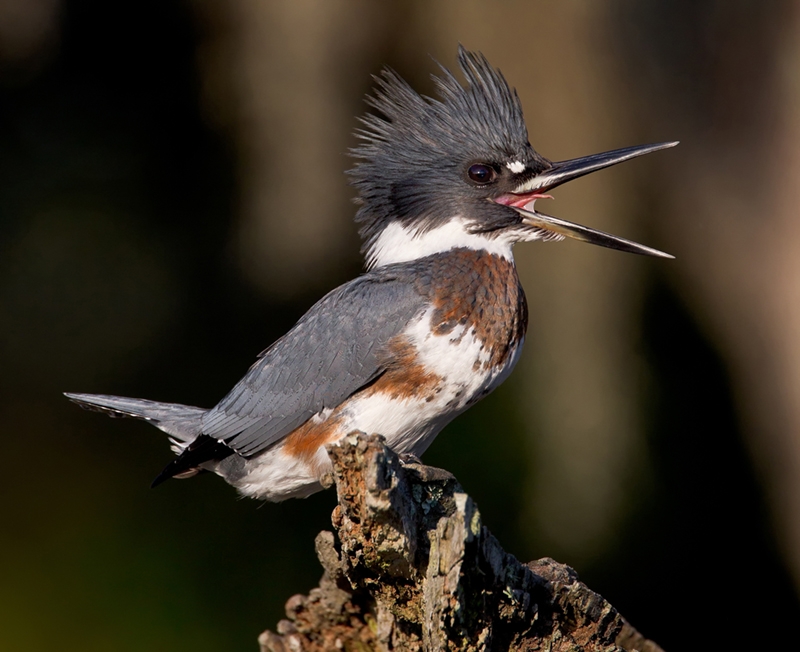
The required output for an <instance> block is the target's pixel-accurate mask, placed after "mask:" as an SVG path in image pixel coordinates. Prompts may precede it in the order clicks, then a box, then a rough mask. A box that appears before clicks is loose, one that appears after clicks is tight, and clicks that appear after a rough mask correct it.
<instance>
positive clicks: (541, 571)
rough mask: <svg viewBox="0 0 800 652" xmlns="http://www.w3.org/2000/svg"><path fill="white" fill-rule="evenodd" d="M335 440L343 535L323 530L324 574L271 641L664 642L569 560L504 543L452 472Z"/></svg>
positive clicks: (376, 445) (376, 645)
mask: <svg viewBox="0 0 800 652" xmlns="http://www.w3.org/2000/svg"><path fill="white" fill-rule="evenodd" d="M328 451H329V454H330V457H331V460H332V462H333V480H334V482H335V484H336V490H337V493H338V499H339V503H338V505H337V507H336V508H335V509H334V512H333V518H332V520H333V525H334V528H335V530H336V534H335V535H334V533H332V532H327V531H326V532H320V533H319V535H318V536H317V539H316V551H317V556H318V558H319V560H320V563H321V564H322V567H323V569H324V573H323V576H322V580H321V581H320V585H319V587H317V588H315V589H312V590H311V592H310V593H309V595H307V596H301V595H297V596H294V597H292V598H290V599H289V601H288V602H287V604H286V615H287V619H285V620H281V621H280V622H279V623H278V626H277V633H273V632H271V631H266V632H264V633H263V634H262V635H261V637H260V639H259V642H260V644H261V649H262V652H299V651H303V652H306V651H307V652H318V651H323V650H345V651H350V652H357V651H358V652H362V651H367V650H404V651H406V650H407V651H409V652H414V651H418V650H419V651H423V650H424V651H431V652H432V651H437V652H438V651H439V650H452V651H456V650H458V651H464V652H467V651H469V652H472V651H476V652H477V651H478V650H497V651H500V650H519V651H533V650H550V651H552V652H562V651H563V652H566V651H567V650H597V651H601V650H602V651H603V652H618V651H619V652H622V651H623V650H628V651H631V650H640V651H641V652H659V650H660V648H659V647H658V646H657V645H656V644H655V643H653V642H652V641H648V640H647V639H645V638H644V637H642V636H641V635H640V634H639V633H638V632H637V631H636V630H635V629H633V628H632V627H631V626H630V625H628V624H627V623H626V622H625V620H624V619H623V618H622V617H621V616H620V615H619V613H618V612H617V611H616V609H614V607H612V606H611V605H610V604H609V603H608V602H607V601H606V600H605V599H604V598H602V597H601V596H600V595H598V594H597V593H594V592H593V591H591V590H590V589H589V588H588V587H587V586H586V585H585V584H583V583H581V582H580V581H579V580H578V577H577V574H576V573H575V571H573V570H572V569H571V568H569V567H568V566H564V565H562V564H559V563H557V562H555V561H553V560H552V559H541V560H539V561H535V562H531V563H529V564H522V563H520V562H519V561H517V559H515V558H514V557H513V556H512V555H510V554H508V553H507V552H505V551H504V550H503V549H502V547H501V546H500V544H499V543H498V541H497V539H495V537H494V536H493V535H492V534H491V532H489V531H488V529H486V528H485V527H484V526H483V525H482V523H481V517H480V513H479V511H478V508H477V506H476V505H475V503H474V502H473V501H472V499H471V498H470V497H469V496H468V495H467V494H466V493H464V491H463V489H462V488H461V486H460V485H459V484H458V482H457V481H456V479H455V478H454V477H453V476H452V475H451V474H450V473H448V472H447V471H443V470H441V469H435V468H433V467H429V466H425V465H423V464H421V463H418V462H417V461H410V462H406V463H404V462H402V461H401V460H400V458H399V457H398V456H397V455H396V454H395V453H394V452H392V451H391V449H389V448H388V447H387V446H386V444H385V442H384V440H383V438H381V437H380V436H377V435H364V434H361V433H356V434H353V435H350V436H348V437H347V438H345V440H344V441H343V442H341V443H340V444H339V445H336V446H331V447H329V449H328Z"/></svg>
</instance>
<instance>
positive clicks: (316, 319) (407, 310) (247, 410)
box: [202, 265, 427, 457]
mask: <svg viewBox="0 0 800 652" xmlns="http://www.w3.org/2000/svg"><path fill="white" fill-rule="evenodd" d="M408 267H409V266H407V265H399V266H388V267H385V268H382V269H380V270H376V271H374V272H371V273H369V274H365V275H364V276H360V277H359V278H357V279H355V280H353V281H351V282H349V283H346V284H345V285H342V286H340V287H338V288H336V289H335V290H333V291H332V292H330V293H329V294H327V295H326V296H325V297H323V298H322V299H321V300H320V301H319V302H318V303H316V304H315V305H314V306H313V307H312V308H311V309H310V310H309V311H308V312H307V313H306V314H305V315H304V316H303V318H302V319H301V320H300V321H299V322H298V323H297V324H296V325H295V326H294V328H292V330H290V331H289V332H288V333H287V334H286V335H284V336H283V337H282V338H280V339H279V340H277V341H276V342H275V343H274V344H273V345H272V346H270V347H269V348H268V349H266V350H265V351H264V352H263V353H262V354H261V355H260V356H259V359H258V360H257V361H256V363H255V364H254V365H253V366H252V367H250V370H249V371H248V372H247V374H246V375H245V376H244V378H242V380H241V381H239V383H237V384H236V386H235V387H234V388H233V389H232V390H231V391H230V392H229V393H228V395H227V396H226V397H225V398H224V399H222V401H220V403H219V404H218V405H217V406H216V407H214V408H213V409H211V410H209V411H208V412H207V413H206V414H205V416H204V417H203V421H202V432H203V434H206V435H209V436H211V437H214V438H216V439H218V440H221V441H224V442H225V444H227V445H228V446H230V447H231V448H233V449H234V450H235V451H236V452H237V453H239V454H240V455H243V456H245V457H249V456H252V455H256V454H257V453H259V452H261V451H263V450H264V449H266V448H267V447H269V446H270V445H272V444H273V443H275V442H277V441H279V440H280V439H281V438H283V437H284V436H286V435H287V434H289V433H290V432H291V431H292V430H294V429H295V428H297V427H299V426H300V425H302V424H303V423H304V422H305V421H307V420H308V419H309V418H310V417H311V416H313V415H314V414H316V413H318V412H319V411H321V410H323V409H325V408H334V407H336V406H337V405H339V404H340V403H341V402H342V401H343V400H344V399H346V398H347V397H348V396H350V395H351V394H353V393H355V392H356V391H358V390H359V389H361V388H362V387H364V386H365V385H367V384H369V383H370V382H372V381H373V380H374V379H375V378H377V377H378V376H379V375H381V373H383V371H384V369H383V368H382V367H381V364H380V354H381V349H382V347H384V346H385V345H386V344H387V342H388V341H389V340H390V339H391V338H392V337H393V336H395V335H397V334H399V333H400V332H402V331H403V330H404V329H405V328H406V326H407V325H408V323H409V322H410V321H411V320H412V319H414V318H415V316H418V315H419V314H421V312H422V311H423V310H424V309H425V307H426V303H427V302H426V299H425V297H423V296H422V295H421V294H420V293H419V291H418V290H416V289H415V287H414V282H413V272H411V270H410V269H409V268H408Z"/></svg>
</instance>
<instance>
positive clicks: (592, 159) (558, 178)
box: [495, 141, 678, 258]
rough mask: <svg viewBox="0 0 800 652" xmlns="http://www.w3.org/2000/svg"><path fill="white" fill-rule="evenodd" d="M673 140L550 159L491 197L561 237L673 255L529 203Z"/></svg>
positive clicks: (629, 249) (622, 248)
mask: <svg viewBox="0 0 800 652" xmlns="http://www.w3.org/2000/svg"><path fill="white" fill-rule="evenodd" d="M677 144H678V142H677V141H674V142H670V143H657V144H654V145H639V146H637V147H625V148H623V149H615V150H613V151H611V152H603V153H602V154H592V155H591V156H583V157H581V158H574V159H570V160H568V161H560V162H557V163H553V164H552V166H551V167H549V168H548V169H547V170H544V171H543V172H541V173H540V174H538V175H536V176H535V177H533V178H532V179H529V180H528V181H526V182H525V183H524V184H522V185H520V186H519V187H518V188H515V189H514V192H513V193H511V194H508V195H504V196H502V197H499V198H497V199H496V200H495V201H497V202H498V203H501V204H505V205H507V206H508V207H509V208H513V209H514V210H515V211H517V212H518V213H519V214H520V215H521V216H522V221H523V222H524V223H525V224H527V225H529V226H533V227H536V228H539V229H543V230H545V231H549V232H550V233H554V234H557V235H559V236H562V237H563V236H566V237H568V238H574V239H576V240H580V241H582V242H588V243H590V244H595V245H600V246H601V247H608V248H610V249H618V250H619V251H627V252H629V253H633V254H642V255H644V256H656V257H659V258H674V256H671V255H670V254H667V253H664V252H663V251H659V250H658V249H653V248H651V247H646V246H645V245H641V244H639V243H637V242H633V241H631V240H626V239H624V238H619V237H617V236H615V235H611V234H610V233H604V232H603V231H598V230H596V229H591V228H589V227H588V226H582V225H580V224H575V223H574V222H568V221H567V220H562V219H560V218H557V217H552V216H551V215H545V214H543V213H539V212H537V211H535V210H534V209H533V203H534V202H535V201H536V199H541V198H542V197H545V196H546V195H544V194H543V193H545V192H546V191H548V190H551V189H552V188H555V187H556V186H560V185H561V184H562V183H566V182H567V181H572V180H573V179H577V178H578V177H582V176H584V175H585V174H589V173H591V172H596V171H597V170H602V169H603V168H607V167H610V166H612V165H616V164H617V163H622V162H623V161H627V160H629V159H632V158H636V157H637V156H642V155H644V154H650V153H651V152H657V151H659V150H661V149H667V148H669V147H675V145H677Z"/></svg>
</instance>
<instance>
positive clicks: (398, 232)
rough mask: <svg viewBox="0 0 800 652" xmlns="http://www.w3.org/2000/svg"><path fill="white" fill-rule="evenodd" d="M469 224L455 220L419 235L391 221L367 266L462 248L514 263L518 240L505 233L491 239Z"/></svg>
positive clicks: (373, 247) (375, 243)
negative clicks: (492, 255)
mask: <svg viewBox="0 0 800 652" xmlns="http://www.w3.org/2000/svg"><path fill="white" fill-rule="evenodd" d="M468 225H469V222H468V221H467V220H465V219H464V218H462V217H454V218H452V219H451V220H450V221H449V222H446V223H445V224H443V225H442V226H438V227H436V228H435V229H430V230H429V231H425V232H424V233H418V232H417V231H415V230H414V229H413V228H408V227H405V226H403V225H402V224H400V223H399V222H390V223H389V225H388V226H387V227H386V228H385V229H384V230H383V231H382V232H381V234H380V235H379V236H378V238H377V239H376V240H375V242H374V243H373V244H372V246H371V247H370V249H369V251H368V252H367V267H368V268H369V269H373V268H375V267H383V266H384V265H389V264H391V263H407V262H410V261H412V260H417V259H419V258H424V257H425V256H431V255H433V254H438V253H443V252H445V251H450V250H451V249H459V248H466V249H475V250H478V251H480V250H485V251H487V252H488V253H490V254H494V255H496V256H500V257H501V258H505V259H506V260H510V261H512V262H513V260H514V257H513V255H512V253H511V247H512V245H513V244H514V241H515V240H514V239H512V238H510V237H506V236H505V235H504V234H499V235H495V237H489V236H488V235H486V234H485V233H470V232H469V230H468Z"/></svg>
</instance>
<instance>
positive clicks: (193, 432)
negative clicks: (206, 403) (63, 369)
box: [64, 392, 207, 454]
mask: <svg viewBox="0 0 800 652" xmlns="http://www.w3.org/2000/svg"><path fill="white" fill-rule="evenodd" d="M64 396H66V397H67V398H68V399H69V400H70V401H73V402H75V403H77V404H78V405H80V406H81V407H82V408H84V409H86V410H94V411H96V412H104V413H105V414H108V415H109V416H111V417H133V418H134V419H144V420H145V421H149V422H150V423H152V424H153V425H154V426H155V427H156V428H158V429H159V430H163V431H164V432H166V433H167V434H168V435H169V436H170V440H171V443H172V446H171V448H172V450H173V451H175V453H178V454H180V453H182V452H183V451H184V449H185V448H186V447H187V446H188V445H189V444H190V443H192V442H193V441H194V440H195V439H196V438H197V436H198V435H199V434H200V432H201V430H202V427H201V424H200V421H201V419H202V418H203V415H204V414H205V413H206V412H207V410H204V409H203V408H198V407H192V406H190V405H178V404H177V403H158V402H156V401H148V400H145V399H143V398H126V397H124V396H106V395H104V394H70V393H68V392H64Z"/></svg>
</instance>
